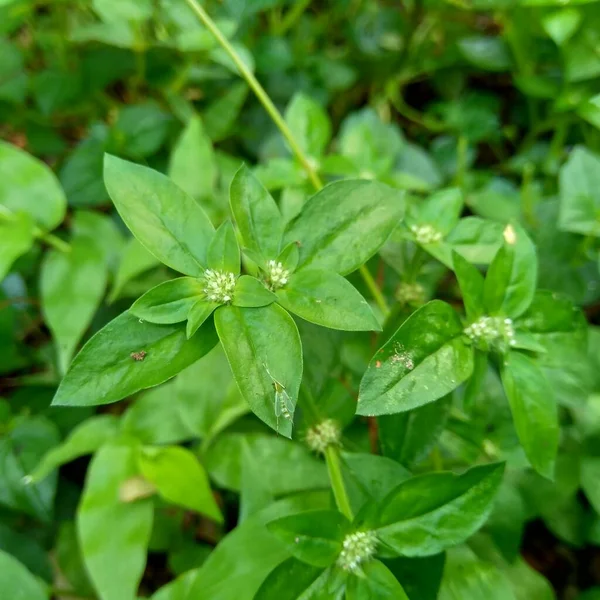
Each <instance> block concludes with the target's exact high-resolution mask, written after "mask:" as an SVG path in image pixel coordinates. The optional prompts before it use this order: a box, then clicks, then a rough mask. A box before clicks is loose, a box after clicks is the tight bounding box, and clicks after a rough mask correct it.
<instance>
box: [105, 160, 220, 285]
mask: <svg viewBox="0 0 600 600" xmlns="http://www.w3.org/2000/svg"><path fill="white" fill-rule="evenodd" d="M104 183H105V185H106V189H107V190H108V193H109V195H110V197H111V199H112V201H113V202H114V204H115V206H116V207H117V210H118V211H119V214H120V215H121V218H122V219H123V221H125V224H126V225H127V227H128V228H129V229H130V230H131V232H132V233H133V235H135V237H136V238H137V239H138V240H139V241H140V242H141V244H142V245H143V246H145V247H146V249H147V250H149V251H150V252H151V253H152V254H154V256H156V258H158V259H159V260H160V261H161V262H163V263H164V264H165V265H167V266H169V267H171V268H172V269H175V270H176V271H180V272H181V273H185V274H186V275H193V276H196V277H200V276H201V275H202V272H203V270H204V267H205V266H206V253H207V249H208V245H209V243H210V241H211V239H212V237H213V235H214V228H213V226H212V224H211V222H210V221H209V219H208V217H207V216H206V214H205V213H204V211H203V210H202V208H200V205H199V204H198V203H197V202H196V201H195V200H193V199H192V198H190V197H189V196H188V195H187V194H186V193H185V192H184V191H183V190H181V189H180V188H179V187H177V185H175V184H174V183H173V182H172V181H171V180H170V179H169V178H168V177H166V176H165V175H162V174H161V173H158V172H157V171H154V170H152V169H149V168H147V167H142V166H140V165H136V164H135V163H131V162H128V161H126V160H122V159H120V158H117V157H116V156H111V155H109V154H107V155H106V157H105V159H104Z"/></svg>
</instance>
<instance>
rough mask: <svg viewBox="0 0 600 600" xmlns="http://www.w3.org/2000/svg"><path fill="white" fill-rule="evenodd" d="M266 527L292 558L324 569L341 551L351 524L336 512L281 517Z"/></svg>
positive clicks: (326, 511)
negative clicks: (283, 545)
mask: <svg viewBox="0 0 600 600" xmlns="http://www.w3.org/2000/svg"><path fill="white" fill-rule="evenodd" d="M267 527H268V528H269V531H270V532H271V533H273V534H274V535H276V536H277V537H278V538H279V539H280V540H281V541H283V542H284V543H285V544H286V545H287V546H288V548H289V550H290V552H291V553H292V556H294V557H296V558H297V559H298V560H301V561H303V562H305V563H308V564H309V565H313V566H315V567H321V568H325V567H328V566H329V565H331V564H333V562H334V561H335V560H336V559H337V557H338V556H339V554H340V552H341V551H342V542H343V540H344V537H345V535H346V534H347V533H348V532H349V530H350V521H348V519H346V518H345V517H344V516H343V515H342V514H341V513H339V512H338V511H335V510H321V511H309V512H304V513H299V514H296V515H289V516H287V517H282V518H281V519H277V520H275V521H271V522H270V523H269V524H268V526H267Z"/></svg>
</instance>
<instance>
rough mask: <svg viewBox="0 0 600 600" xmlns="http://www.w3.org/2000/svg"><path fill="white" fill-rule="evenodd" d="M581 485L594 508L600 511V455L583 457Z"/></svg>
mask: <svg viewBox="0 0 600 600" xmlns="http://www.w3.org/2000/svg"><path fill="white" fill-rule="evenodd" d="M581 487H582V488H583V491H584V492H585V495H586V497H587V499H588V500H589V501H590V504H591V505H592V506H593V507H594V510H595V511H596V512H597V513H600V457H597V456H584V457H583V458H582V459H581Z"/></svg>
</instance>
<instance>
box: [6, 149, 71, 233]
mask: <svg viewBox="0 0 600 600" xmlns="http://www.w3.org/2000/svg"><path fill="white" fill-rule="evenodd" d="M0 204H1V205H3V206H5V207H6V208H7V209H9V210H10V211H11V212H13V213H19V212H25V213H27V214H29V215H30V216H31V217H32V218H33V220H34V221H35V223H36V224H37V225H39V226H40V227H41V228H42V229H44V230H49V229H54V228H55V227H57V226H58V225H59V224H60V223H61V222H62V220H63V218H64V216H65V211H66V208H67V199H66V197H65V193H64V192H63V190H62V188H61V187H60V184H59V182H58V179H57V178H56V176H55V175H54V173H53V172H52V171H51V169H50V167H48V166H47V165H46V164H45V163H43V162H42V161H40V160H38V159H37V158H34V157H33V156H31V155H29V154H27V152H24V151H23V150H20V149H19V148H17V147H16V146H13V145H12V144H8V143H6V142H2V141H0Z"/></svg>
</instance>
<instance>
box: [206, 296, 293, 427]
mask: <svg viewBox="0 0 600 600" xmlns="http://www.w3.org/2000/svg"><path fill="white" fill-rule="evenodd" d="M215 325H216V327H217V332H218V334H219V339H220V340H221V343H222V344H223V348H224V350H225V354H226V355H227V360H228V361H229V364H230V366H231V370H232V372H233V376H234V378H235V380H236V382H237V384H238V386H239V388H240V391H241V393H242V396H244V398H245V400H246V402H248V404H249V405H250V408H252V411H253V412H254V413H255V414H256V415H257V416H258V417H259V418H260V419H262V420H263V421H264V422H265V423H267V425H269V426H270V427H272V428H273V429H275V430H277V431H278V432H279V433H281V434H282V435H284V436H286V437H291V434H292V421H291V419H288V418H285V417H284V416H283V415H282V416H280V417H277V416H276V411H277V412H278V414H279V410H280V409H281V408H282V407H281V406H280V407H279V408H278V407H276V390H275V383H276V382H277V383H278V384H279V385H281V386H283V388H284V392H285V394H286V395H287V399H288V400H289V403H290V405H291V408H292V410H291V411H290V412H291V413H292V415H291V416H292V417H293V408H294V407H295V405H296V402H297V400H298V391H299V389H300V380H301V379H302V346H301V343H300V335H299V334H298V328H297V327H296V324H295V323H294V321H293V319H292V318H291V317H290V315H289V314H288V313H287V312H286V311H285V310H283V308H281V307H280V306H277V305H276V304H271V305H270V306H265V307H261V308H239V307H237V306H223V307H221V308H220V309H219V310H218V311H216V313H215ZM269 373H270V375H269ZM277 399H278V401H279V402H281V401H282V399H281V398H277Z"/></svg>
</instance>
